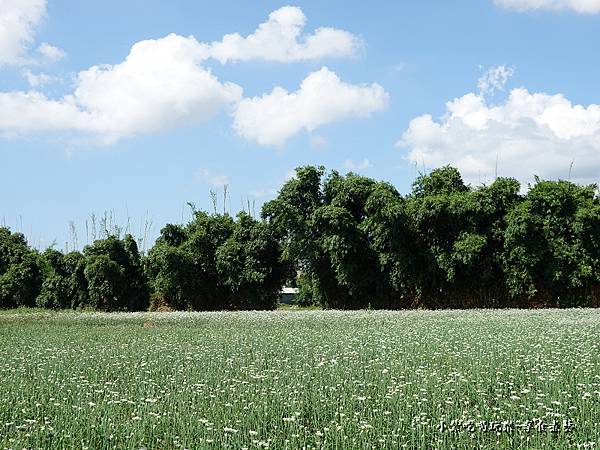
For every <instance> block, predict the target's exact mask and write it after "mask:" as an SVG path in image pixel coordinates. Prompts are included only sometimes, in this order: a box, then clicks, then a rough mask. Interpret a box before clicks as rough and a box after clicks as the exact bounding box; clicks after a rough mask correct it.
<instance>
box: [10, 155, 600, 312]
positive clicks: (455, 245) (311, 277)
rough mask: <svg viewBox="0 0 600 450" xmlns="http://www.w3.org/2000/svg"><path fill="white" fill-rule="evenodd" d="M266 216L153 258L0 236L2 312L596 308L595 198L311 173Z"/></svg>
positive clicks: (269, 206)
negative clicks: (284, 291)
mask: <svg viewBox="0 0 600 450" xmlns="http://www.w3.org/2000/svg"><path fill="white" fill-rule="evenodd" d="M261 215H262V218H261V219H260V220H258V219H256V218H254V217H252V216H250V215H249V214H247V213H240V214H238V215H237V216H236V217H235V218H234V217H231V216H230V215H229V214H225V213H224V214H217V213H216V212H215V213H214V214H208V213H206V212H202V211H195V210H194V211H193V217H192V219H191V220H190V222H189V223H188V224H186V225H174V224H168V225H166V226H165V227H164V228H163V229H162V230H161V233H160V236H159V238H158V239H157V241H156V242H155V244H154V246H153V247H152V248H151V249H150V251H149V252H148V254H147V255H141V254H140V252H139V250H138V247H137V244H136V242H135V240H134V239H133V238H132V237H131V236H130V235H128V234H126V235H125V236H123V237H120V236H119V233H115V234H114V235H107V236H105V237H104V239H98V240H95V241H94V242H93V243H92V244H91V245H88V246H86V247H85V248H84V249H83V252H69V253H62V252H60V251H58V250H55V249H52V248H49V249H47V250H45V251H44V252H39V251H37V250H34V249H32V248H31V247H30V246H29V245H28V244H27V241H26V240H25V237H24V236H23V235H22V234H20V233H11V232H10V230H9V229H8V228H0V308H15V307H21V306H26V307H32V306H38V307H44V308H53V309H63V308H73V309H78V308H91V309H97V310H105V311H115V310H126V311H136V310H146V309H148V308H150V309H179V310H221V309H234V310H235V309H238V310H240V309H273V308H275V307H276V304H277V299H278V296H279V292H280V290H281V288H282V286H283V285H297V286H298V287H299V290H300V292H299V295H298V300H299V302H300V303H303V304H318V305H321V306H323V307H325V308H342V309H356V308H367V307H372V308H390V309H398V308H415V307H424V308H471V307H571V306H600V199H599V198H598V191H597V187H596V186H580V185H577V184H574V183H571V182H569V181H564V180H562V181H545V180H537V181H536V183H535V184H534V185H533V186H530V187H529V190H528V191H527V193H526V194H521V186H520V185H519V183H518V182H517V181H516V180H514V179H511V178H498V179H496V180H495V181H494V182H493V183H492V184H490V185H489V186H478V187H471V186H468V185H466V184H465V183H464V182H463V180H462V178H461V176H460V173H459V172H458V171H457V170H456V169H454V168H452V167H448V166H447V167H442V168H439V169H436V170H434V171H432V172H431V173H429V174H423V175H421V176H419V177H418V178H417V179H416V180H415V182H414V184H413V189H412V191H411V192H410V193H409V194H408V195H406V196H402V195H400V194H399V193H398V191H397V190H396V189H395V188H394V186H392V185H391V184H389V183H386V182H381V181H376V180H373V179H370V178H367V177H363V176H360V175H357V174H353V173H349V174H346V175H341V174H339V173H338V172H336V171H332V172H330V173H326V171H325V169H324V168H323V167H313V166H306V167H300V168H298V169H297V170H296V176H295V177H294V178H292V179H291V180H289V181H287V182H286V183H285V184H284V185H283V186H282V187H281V189H280V191H279V193H278V195H277V197H276V198H274V199H273V200H271V201H269V202H267V203H265V205H264V206H263V209H262V214H261Z"/></svg>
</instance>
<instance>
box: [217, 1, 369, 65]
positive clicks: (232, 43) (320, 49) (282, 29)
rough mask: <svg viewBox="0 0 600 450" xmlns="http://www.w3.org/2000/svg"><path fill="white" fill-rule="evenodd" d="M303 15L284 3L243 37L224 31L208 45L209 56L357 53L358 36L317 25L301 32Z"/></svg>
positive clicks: (297, 57) (298, 57) (294, 57)
mask: <svg viewBox="0 0 600 450" xmlns="http://www.w3.org/2000/svg"><path fill="white" fill-rule="evenodd" d="M305 24H306V16H305V15H304V13H303V12H302V10H301V9H300V8H298V7H294V6H284V7H283V8H279V9H278V10H276V11H273V12H272V13H271V14H269V19H268V20H267V22H265V23H262V24H260V25H259V27H258V29H256V30H255V31H254V33H252V34H250V35H248V36H246V37H243V36H241V35H240V34H239V33H233V34H227V35H225V36H224V37H223V39H222V40H221V41H219V42H213V43H212V44H211V46H210V55H211V56H212V57H213V58H215V59H217V60H219V61H220V62H221V63H227V62H235V61H247V60H251V59H263V60H268V61H279V62H292V61H304V60H311V59H320V58H324V57H346V56H352V55H354V54H356V53H357V52H358V50H359V49H360V48H361V46H362V42H361V40H360V39H359V38H357V37H356V36H354V35H352V34H351V33H349V32H347V31H344V30H338V29H335V28H318V29H316V30H315V32H314V33H313V34H308V35H303V34H302V32H303V30H304V26H305Z"/></svg>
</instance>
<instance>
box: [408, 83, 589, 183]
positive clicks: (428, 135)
mask: <svg viewBox="0 0 600 450" xmlns="http://www.w3.org/2000/svg"><path fill="white" fill-rule="evenodd" d="M446 106H447V112H446V114H445V116H444V117H442V118H441V119H440V120H439V121H435V120H433V118H432V117H431V115H429V114H425V115H422V116H419V117H417V118H415V119H413V120H412V121H411V122H410V125H409V127H408V129H407V130H406V131H405V132H404V134H403V135H402V139H401V140H400V141H399V143H398V145H399V146H403V147H408V148H409V153H408V156H407V159H409V160H410V161H413V162H414V163H417V164H418V165H422V164H425V166H427V167H439V166H441V165H444V164H452V165H454V166H456V167H457V168H458V169H459V170H460V171H461V173H462V174H463V176H464V177H465V178H466V179H467V180H468V181H469V182H471V183H474V184H478V183H479V182H484V181H486V180H487V181H488V182H489V181H491V180H493V178H494V176H495V173H496V162H497V167H498V174H499V175H500V176H511V177H515V178H517V179H519V180H520V181H521V182H522V183H524V182H530V181H531V180H532V178H533V175H539V176H541V177H542V178H552V179H555V178H563V179H564V178H567V177H568V176H569V166H570V165H571V162H574V165H573V172H572V179H573V180H576V181H579V182H585V183H588V182H589V183H594V182H598V181H599V178H600V177H599V176H598V174H599V173H600V105H595V104H592V105H589V106H587V107H586V106H582V105H573V104H571V102H570V101H569V100H568V99H566V98H565V97H564V96H563V95H561V94H557V95H548V94H545V93H530V92H528V91H527V90H526V89H523V88H521V89H513V90H512V91H511V92H510V95H509V96H508V98H507V99H506V101H505V102H504V103H503V104H500V105H496V106H493V105H489V104H487V102H486V100H485V98H483V97H482V96H480V95H476V94H473V93H470V94H467V95H465V96H463V97H460V98H457V99H454V100H453V101H451V102H448V103H447V104H446Z"/></svg>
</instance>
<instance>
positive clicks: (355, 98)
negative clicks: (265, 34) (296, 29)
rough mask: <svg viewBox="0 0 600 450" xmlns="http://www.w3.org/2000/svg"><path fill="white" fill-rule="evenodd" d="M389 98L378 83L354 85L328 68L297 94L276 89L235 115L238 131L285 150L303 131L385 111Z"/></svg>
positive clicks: (243, 104) (247, 103) (242, 106)
mask: <svg viewBox="0 0 600 450" xmlns="http://www.w3.org/2000/svg"><path fill="white" fill-rule="evenodd" d="M388 100H389V95H388V94H387V92H385V90H384V89H383V87H381V86H380V85H379V84H377V83H373V84H371V85H366V84H362V85H353V84H348V83H345V82H343V81H341V80H340V79H339V78H338V76H337V75H336V74H335V73H333V72H332V71H330V70H329V69H328V68H327V67H323V68H321V69H320V70H318V71H316V72H313V73H311V74H310V75H308V77H306V78H305V79H304V81H302V84H301V85H300V88H299V89H298V90H297V91H295V92H288V91H287V90H285V89H283V88H281V87H276V88H275V89H273V91H272V92H271V93H269V94H264V95H263V96H261V97H253V98H245V99H243V100H242V101H241V102H240V103H239V105H238V106H237V108H236V110H235V112H234V124H233V128H234V130H235V131H236V132H237V133H238V135H240V136H241V137H243V138H245V139H249V140H253V141H256V142H258V143H259V144H262V145H272V146H281V145H283V144H284V143H285V141H286V140H287V139H289V138H290V137H292V136H293V135H295V134H297V133H299V132H300V131H302V130H306V131H309V132H310V131H313V130H315V129H316V128H318V127H320V126H322V125H325V124H328V123H332V122H336V121H339V120H342V119H347V118H351V117H368V116H369V115H371V114H372V113H373V112H375V111H379V110H381V109H383V108H384V107H385V106H386V105H387V103H388Z"/></svg>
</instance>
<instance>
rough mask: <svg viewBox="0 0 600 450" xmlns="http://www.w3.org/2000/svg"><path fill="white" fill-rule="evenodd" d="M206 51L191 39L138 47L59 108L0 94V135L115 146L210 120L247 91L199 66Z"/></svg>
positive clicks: (84, 75)
mask: <svg viewBox="0 0 600 450" xmlns="http://www.w3.org/2000/svg"><path fill="white" fill-rule="evenodd" d="M205 50H206V47H205V45H203V44H200V43H199V42H198V41H196V39H194V38H193V37H188V38H185V37H182V36H178V35H175V34H171V35H169V36H166V37H164V38H162V39H157V40H146V41H141V42H138V43H136V44H135V45H134V46H133V47H132V48H131V51H130V53H129V55H128V56H127V58H126V59H125V60H124V61H123V62H121V63H120V64H116V65H105V66H94V67H91V68H90V69H87V70H84V71H82V72H80V73H79V74H78V76H77V80H76V89H75V91H74V92H73V94H72V95H68V96H66V97H64V98H62V99H60V100H50V99H48V98H46V97H45V96H44V95H43V94H40V93H37V92H30V93H24V92H12V93H4V94H0V130H2V131H4V132H35V131H50V130H55V131H65V130H74V131H85V132H92V133H97V134H99V135H101V136H102V137H103V138H104V140H105V141H107V142H111V141H114V140H116V139H119V138H121V137H125V136H133V135H136V134H139V133H144V132H154V131H160V130H164V129H169V128H172V127H175V126H178V125H181V124H184V123H195V122H200V121H203V120H206V119H208V118H210V117H211V116H213V115H214V114H216V113H218V112H219V111H220V110H222V109H223V108H225V107H226V106H228V105H230V104H232V103H235V102H237V101H238V100H239V99H240V98H241V95H242V89H241V88H240V87H239V86H238V85H236V84H233V83H221V82H220V81H219V80H218V79H217V78H216V77H215V76H214V75H212V74H211V73H210V71H209V70H207V69H205V68H203V67H201V66H200V65H199V63H200V61H201V60H202V59H203V58H204V56H205ZM40 111H52V112H53V113H52V114H41V113H40Z"/></svg>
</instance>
